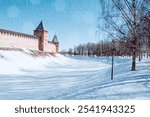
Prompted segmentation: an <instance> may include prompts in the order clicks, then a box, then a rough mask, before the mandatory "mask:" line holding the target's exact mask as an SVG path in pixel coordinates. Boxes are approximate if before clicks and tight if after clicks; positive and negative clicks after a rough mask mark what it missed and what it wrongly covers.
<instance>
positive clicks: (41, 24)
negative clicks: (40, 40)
mask: <svg viewBox="0 0 150 117" xmlns="http://www.w3.org/2000/svg"><path fill="white" fill-rule="evenodd" d="M36 30H44V26H43V22H42V20H41V22H40V24H39V25H38V27H37V28H36Z"/></svg>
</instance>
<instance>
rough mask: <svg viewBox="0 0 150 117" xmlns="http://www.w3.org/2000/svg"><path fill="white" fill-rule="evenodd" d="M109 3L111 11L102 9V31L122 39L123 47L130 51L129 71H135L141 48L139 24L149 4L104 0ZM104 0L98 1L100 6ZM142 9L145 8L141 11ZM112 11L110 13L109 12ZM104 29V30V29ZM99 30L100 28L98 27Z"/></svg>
mask: <svg viewBox="0 0 150 117" xmlns="http://www.w3.org/2000/svg"><path fill="white" fill-rule="evenodd" d="M105 1H107V3H108V1H109V7H108V8H110V9H111V10H106V9H103V10H102V11H103V12H102V13H103V17H100V19H101V18H103V19H105V21H106V22H105V25H106V26H103V28H102V29H103V30H104V31H106V32H107V33H108V34H109V35H110V36H111V37H112V38H115V39H124V40H126V41H127V42H128V43H125V44H128V45H125V46H127V47H129V48H130V49H131V51H130V52H131V55H132V65H131V70H132V71H135V70H136V57H137V56H138V55H140V54H139V53H140V48H141V37H142V36H141V34H143V33H141V32H140V31H141V30H140V26H141V25H140V24H141V20H142V18H141V17H143V14H141V13H143V12H144V13H145V12H147V10H148V8H146V7H149V6H148V5H147V4H150V1H149V0H105ZM105 1H104V0H100V3H101V6H103V5H105ZM143 8H145V9H144V10H143ZM111 11H112V12H111ZM105 27H106V28H105ZM99 28H101V26H100V25H99Z"/></svg>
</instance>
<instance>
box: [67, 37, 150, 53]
mask: <svg viewBox="0 0 150 117" xmlns="http://www.w3.org/2000/svg"><path fill="white" fill-rule="evenodd" d="M138 48H139V49H138V50H137V51H138V55H139V56H140V55H142V54H143V55H146V56H148V55H149V54H150V39H145V40H143V42H142V43H141V44H140V45H139V47H138ZM113 52H114V55H115V56H132V45H131V44H130V42H128V41H126V40H123V39H120V40H115V41H113V42H112V41H109V40H105V41H100V42H98V43H90V42H89V43H87V44H80V45H78V46H75V47H74V48H70V49H69V50H68V52H67V53H68V54H69V55H82V56H95V55H96V56H112V54H113Z"/></svg>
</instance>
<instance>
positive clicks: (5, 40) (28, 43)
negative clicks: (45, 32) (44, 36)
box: [0, 32, 38, 50]
mask: <svg viewBox="0 0 150 117" xmlns="http://www.w3.org/2000/svg"><path fill="white" fill-rule="evenodd" d="M0 46H2V47H5V46H10V47H16V48H28V49H32V50H38V38H36V37H32V36H25V35H19V34H13V33H9V32H8V33H7V32H0Z"/></svg>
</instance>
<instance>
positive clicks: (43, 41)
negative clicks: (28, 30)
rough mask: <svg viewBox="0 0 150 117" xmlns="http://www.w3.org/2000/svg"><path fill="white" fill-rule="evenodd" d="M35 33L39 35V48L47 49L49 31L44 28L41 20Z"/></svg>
mask: <svg viewBox="0 0 150 117" xmlns="http://www.w3.org/2000/svg"><path fill="white" fill-rule="evenodd" d="M34 35H35V36H37V37H39V45H38V47H39V50H41V51H45V50H46V46H47V43H48V31H46V30H44V26H43V22H42V21H41V22H40V24H39V25H38V27H37V28H36V29H35V30H34Z"/></svg>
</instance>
